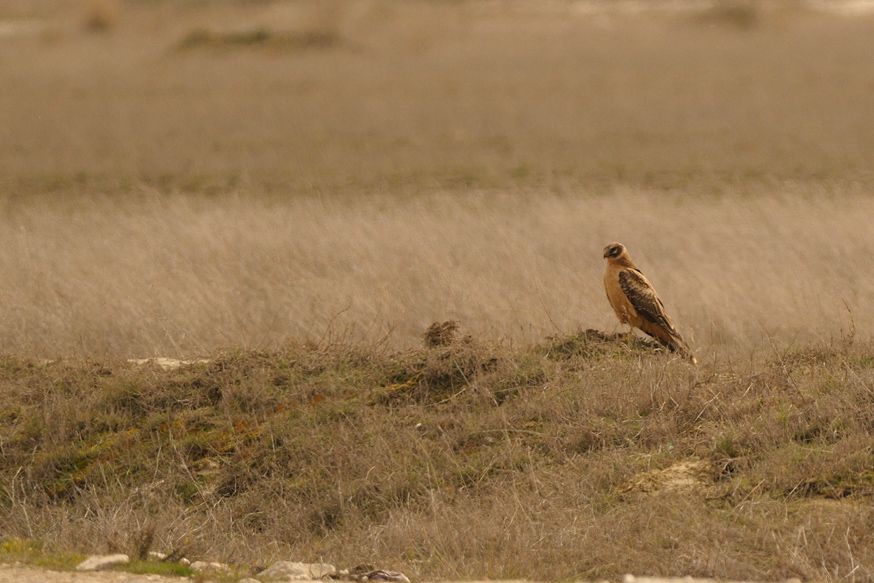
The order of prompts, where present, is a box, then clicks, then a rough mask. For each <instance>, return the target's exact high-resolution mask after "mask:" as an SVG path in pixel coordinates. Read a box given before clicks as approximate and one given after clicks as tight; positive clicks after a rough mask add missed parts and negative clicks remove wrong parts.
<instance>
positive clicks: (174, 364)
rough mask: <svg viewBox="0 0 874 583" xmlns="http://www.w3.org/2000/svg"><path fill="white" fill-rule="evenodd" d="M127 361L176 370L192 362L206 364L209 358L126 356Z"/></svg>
mask: <svg viewBox="0 0 874 583" xmlns="http://www.w3.org/2000/svg"><path fill="white" fill-rule="evenodd" d="M127 361H128V362H129V363H130V364H135V365H137V366H143V365H146V364H155V365H157V366H158V367H160V368H161V370H176V369H177V368H180V367H183V366H190V365H192V364H206V363H208V362H209V359H208V358H194V359H191V360H179V359H178V358H167V357H166V356H159V357H157V358H128V359H127Z"/></svg>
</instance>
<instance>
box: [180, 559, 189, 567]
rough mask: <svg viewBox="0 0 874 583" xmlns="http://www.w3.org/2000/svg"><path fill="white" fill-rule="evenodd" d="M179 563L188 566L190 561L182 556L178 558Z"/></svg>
mask: <svg viewBox="0 0 874 583" xmlns="http://www.w3.org/2000/svg"><path fill="white" fill-rule="evenodd" d="M179 564H180V565H185V566H186V567H189V566H191V561H189V560H188V559H186V558H185V557H182V558H181V559H179Z"/></svg>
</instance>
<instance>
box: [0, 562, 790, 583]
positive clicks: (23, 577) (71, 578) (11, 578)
mask: <svg viewBox="0 0 874 583" xmlns="http://www.w3.org/2000/svg"><path fill="white" fill-rule="evenodd" d="M180 579H181V578H173V577H159V576H158V575H133V574H130V573H117V572H106V571H104V572H95V573H70V572H61V571H46V570H42V569H34V568H31V567H21V566H15V565H0V583H145V582H146V581H159V582H160V581H168V582H169V581H179V580H180ZM185 580H187V579H185ZM716 581H717V580H716V579H693V578H692V577H683V578H670V577H668V578H665V577H633V576H631V575H626V577H625V583H680V582H682V583H715V582H716ZM720 581H723V580H720ZM464 583H486V582H485V581H482V582H481V581H467V582H464ZM488 583H525V582H524V580H513V581H489V582H488ZM723 583H731V582H728V581H723ZM734 583H741V582H734ZM787 583H789V582H787Z"/></svg>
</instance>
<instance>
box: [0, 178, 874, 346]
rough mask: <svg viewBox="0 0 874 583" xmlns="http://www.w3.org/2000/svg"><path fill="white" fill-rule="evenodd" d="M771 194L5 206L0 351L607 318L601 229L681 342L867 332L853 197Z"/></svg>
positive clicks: (405, 337)
mask: <svg viewBox="0 0 874 583" xmlns="http://www.w3.org/2000/svg"><path fill="white" fill-rule="evenodd" d="M834 196H838V195H837V193H830V192H827V191H822V190H818V189H807V190H799V191H796V192H795V193H793V194H792V195H789V194H786V195H783V196H771V195H766V194H760V195H758V196H750V197H746V198H744V199H742V202H739V200H738V198H736V197H733V196H725V195H723V196H697V197H692V198H689V197H684V196H682V195H668V194H664V193H662V194H660V195H657V196H655V195H646V194H644V193H641V192H632V191H625V190H616V191H614V192H611V193H609V194H607V193H605V194H603V195H600V196H583V197H581V196H568V195H566V196H560V195H552V194H540V195H536V196H535V195H533V194H529V195H525V194H513V195H499V194H495V193H492V194H485V193H480V192H475V191H468V192H467V193H465V194H448V193H447V194H436V195H429V196H425V195H420V196H417V197H412V198H401V197H398V196H393V195H372V196H358V197H350V196H335V197H303V198H301V197H298V198H294V199H292V200H282V201H266V200H263V199H255V200H253V199H251V198H249V197H245V196H242V195H240V196H233V197H191V196H159V195H140V196H127V197H100V198H92V199H90V200H83V199H81V198H78V197H74V198H71V199H67V200H66V201H64V202H61V201H58V200H57V199H54V198H42V199H39V200H33V199H30V200H27V201H25V202H20V203H13V202H9V203H8V204H7V205H6V212H5V213H4V214H3V216H2V218H0V246H2V248H3V249H4V252H3V254H2V255H0V281H2V284H0V300H2V301H0V345H2V346H3V347H4V350H5V351H7V352H11V353H15V354H27V355H33V356H40V357H47V358H53V357H57V356H69V355H80V356H89V355H90V356H98V355H103V356H107V355H108V356H115V357H142V356H205V355H209V354H210V353H212V352H213V351H215V350H216V349H218V348H222V347H231V346H234V347H243V348H261V349H263V348H270V349H273V348H278V347H281V346H282V345H283V344H284V343H285V342H287V341H289V340H294V339H310V340H315V341H318V340H319V339H320V338H322V337H323V336H325V335H328V336H330V337H332V338H338V337H342V338H343V339H345V340H347V341H358V340H365V341H375V340H377V339H380V338H382V337H383V336H387V340H388V342H389V343H390V344H391V345H392V346H410V345H412V344H418V338H419V335H420V334H421V332H422V330H424V329H425V327H426V326H427V325H428V324H429V323H430V322H432V321H434V320H443V319H456V320H459V321H461V322H462V323H463V324H464V325H465V327H466V328H467V329H468V330H470V331H471V332H473V333H474V334H475V335H477V336H479V337H491V338H493V339H497V338H510V339H514V340H515V341H517V342H522V343H525V342H532V341H536V340H539V339H540V338H542V337H543V336H544V335H546V334H554V333H560V332H562V331H567V330H574V329H576V328H578V327H580V326H583V327H599V328H602V329H606V330H612V329H614V328H616V321H615V317H614V316H613V314H612V311H611V310H610V307H609V304H608V303H607V299H606V297H605V296H604V290H603V286H602V284H601V273H602V270H603V259H602V258H601V249H602V247H603V245H604V244H605V243H607V242H609V241H611V240H614V239H615V240H621V241H623V242H624V243H625V244H626V245H628V247H629V249H630V250H631V252H632V254H633V255H634V256H635V258H636V260H637V261H638V263H639V264H640V266H641V267H642V268H643V270H644V272H645V273H647V274H648V275H649V276H650V278H651V279H652V280H653V282H654V284H655V285H656V287H657V289H659V291H660V293H661V294H662V296H663V298H664V300H665V302H666V304H667V307H668V309H669V311H670V312H671V313H672V314H673V315H674V317H675V319H676V320H677V323H678V325H679V326H680V329H681V330H682V331H683V333H684V335H685V336H687V337H689V338H690V339H691V341H692V343H693V346H695V347H696V349H697V350H698V351H699V352H700V353H701V355H702V356H708V355H716V354H718V353H720V352H725V351H726V350H727V351H729V352H738V351H740V352H742V353H748V352H751V351H753V350H754V349H757V348H760V347H761V346H763V345H764V346H768V345H770V344H773V343H776V344H778V345H785V344H787V343H794V344H803V343H805V342H808V341H810V340H814V339H822V338H827V337H837V336H840V335H841V334H842V333H849V332H850V331H851V328H852V326H854V325H855V328H856V329H857V330H858V331H859V333H862V334H863V335H866V336H867V331H868V330H870V329H871V327H872V326H874V313H872V312H871V310H870V308H869V306H871V305H872V303H874V271H872V270H870V269H866V268H864V267H863V266H865V265H867V264H869V263H870V258H871V257H872V254H874V230H872V229H871V228H870V217H871V216H874V201H872V200H871V199H870V198H869V197H867V196H865V195H863V194H861V193H858V194H847V193H842V194H840V195H839V196H840V200H841V203H840V204H836V203H835V200H834V198H833V197H834Z"/></svg>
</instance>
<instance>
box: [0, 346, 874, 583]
mask: <svg viewBox="0 0 874 583" xmlns="http://www.w3.org/2000/svg"><path fill="white" fill-rule="evenodd" d="M770 356H771V358H770V360H769V361H768V362H764V363H759V364H756V365H755V366H753V365H737V364H726V363H723V364H722V365H720V366H719V367H710V366H703V367H694V366H691V365H689V364H687V363H685V362H682V361H680V360H676V359H671V358H670V357H668V356H665V355H662V356H659V355H657V354H653V353H651V352H650V351H648V350H645V349H641V348H635V347H625V346H624V345H622V344H616V343H615V342H610V341H606V342H605V341H603V340H599V339H597V337H595V336H586V335H575V336H564V337H560V338H555V339H553V340H550V341H547V342H544V343H541V344H539V345H536V346H533V347H531V348H527V349H524V350H511V349H507V348H500V347H495V346H489V345H483V344H480V343H478V342H477V341H476V340H475V339H467V340H464V341H460V342H457V343H455V344H452V345H450V346H445V347H436V348H432V349H415V350H410V351H404V352H391V351H386V350H384V349H379V348H376V347H369V348H364V347H360V348H348V347H343V346H331V345H321V346H289V347H287V348H286V349H284V350H282V351H279V352H260V353H245V352H240V353H233V354H226V355H224V356H220V357H218V358H217V359H216V360H214V361H213V362H211V363H208V364H203V365H195V366H192V367H189V368H184V369H180V370H177V371H171V372H161V371H160V370H157V369H156V370H152V369H149V368H132V367H130V366H129V365H125V364H123V363H115V362H106V363H103V364H97V363H88V362H75V363H54V364H49V365H42V364H39V363H35V362H30V361H27V360H22V359H12V358H7V359H5V360H4V361H3V362H2V366H0V383H2V385H0V386H2V391H0V395H2V399H0V415H2V418H3V424H2V432H0V444H2V448H3V456H2V460H3V461H2V464H0V532H3V533H5V534H7V535H8V536H18V537H30V538H38V539H41V540H44V541H46V543H47V544H49V545H50V546H51V547H53V548H62V549H66V550H75V551H80V552H81V551H94V550H106V549H107V548H110V549H120V550H125V551H128V552H131V553H133V554H137V552H136V551H137V549H138V548H140V549H141V550H142V542H141V541H142V540H143V537H144V533H146V535H147V538H148V540H149V541H151V543H152V544H153V545H154V546H155V547H157V548H160V549H163V550H165V551H166V550H168V549H173V550H176V551H180V552H184V553H187V554H192V555H195V556H211V557H214V558H219V559H225V560H230V561H233V562H236V563H241V564H247V565H253V564H254V565H258V564H264V563H265V562H267V561H269V560H271V559H274V558H280V557H299V558H307V559H316V558H323V559H330V560H331V561H332V562H335V563H338V564H341V565H349V566H351V565H355V564H358V563H362V562H364V563H376V564H380V565H391V566H394V567H396V568H401V569H403V570H404V571H406V572H408V573H409V574H411V575H413V576H415V577H416V578H423V577H461V578H476V577H482V576H488V577H531V578H537V579H557V578H569V577H581V576H582V577H616V576H621V575H622V574H623V573H625V572H638V573H641V572H647V573H657V574H674V575H676V574H692V575H719V576H723V577H730V578H737V579H757V578H758V579H774V578H781V577H789V576H797V577H802V578H805V579H817V580H839V579H842V578H844V577H847V576H849V578H850V579H854V580H866V579H870V578H871V577H872V576H874V573H872V565H874V562H872V561H874V555H872V549H874V540H872V528H871V527H872V521H874V510H872V507H871V504H870V500H871V496H874V473H872V469H871V468H872V467H874V450H872V447H871V431H872V427H874V416H872V411H874V409H872V399H874V347H872V346H871V345H869V344H860V345H857V344H854V343H852V342H850V341H846V342H835V343H830V344H828V345H825V346H817V347H814V348H809V349H805V350H799V351H793V352H775V353H772V354H771V355H770ZM652 470H666V471H662V472H652Z"/></svg>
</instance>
